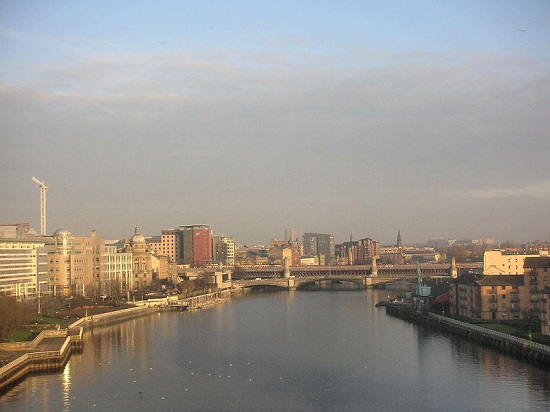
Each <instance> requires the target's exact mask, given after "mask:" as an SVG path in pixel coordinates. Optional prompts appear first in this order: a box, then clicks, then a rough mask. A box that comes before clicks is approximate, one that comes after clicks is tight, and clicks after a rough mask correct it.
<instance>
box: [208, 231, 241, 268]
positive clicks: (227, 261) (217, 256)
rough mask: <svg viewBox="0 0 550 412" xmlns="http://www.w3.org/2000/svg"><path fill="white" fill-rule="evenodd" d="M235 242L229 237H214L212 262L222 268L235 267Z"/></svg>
mask: <svg viewBox="0 0 550 412" xmlns="http://www.w3.org/2000/svg"><path fill="white" fill-rule="evenodd" d="M235 249H236V247H235V241H234V240H233V238H231V237H229V236H224V235H221V236H214V238H213V239H212V262H213V263H214V264H218V263H221V264H222V265H223V266H235Z"/></svg>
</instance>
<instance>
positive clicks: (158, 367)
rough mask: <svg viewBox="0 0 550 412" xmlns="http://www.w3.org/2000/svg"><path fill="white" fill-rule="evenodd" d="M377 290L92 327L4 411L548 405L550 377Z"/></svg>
mask: <svg viewBox="0 0 550 412" xmlns="http://www.w3.org/2000/svg"><path fill="white" fill-rule="evenodd" d="M379 293H381V292H378V291H372V290H367V291H331V292H327V291H322V292H304V291H296V292H278V293H267V294H247V295H245V296H242V297H234V298H232V299H230V300H229V301H228V302H227V303H224V304H220V305H217V306H214V307H210V308H207V309H203V310H198V311H189V312H165V313H158V314H154V315H151V316H146V317H142V318H138V319H133V320H130V321H126V322H123V323H120V324H116V325H113V326H108V327H102V328H96V329H94V330H93V331H92V332H89V333H87V334H86V335H85V343H84V345H85V346H84V351H83V353H82V354H75V355H73V356H72V357H71V359H70V361H69V362H68V364H67V366H66V367H65V369H64V370H63V371H62V372H59V373H53V374H44V375H34V376H30V377H28V378H27V379H25V380H24V381H23V382H21V383H20V384H18V385H17V386H15V387H14V388H13V389H11V390H10V391H9V392H7V393H6V394H4V395H3V396H2V397H1V398H0V410H10V411H32V410H36V411H55V412H58V411H78V412H85V411H152V410H163V411H547V410H548V406H549V405H550V371H549V370H545V369H543V368H541V367H537V366H536V365H532V364H529V363H524V362H522V361H519V360H516V359H514V358H511V357H509V356H507V355H504V354H501V353H498V352H495V351H492V350H490V349H487V348H484V347H480V346H478V345H477V344H475V343H473V342H470V341H468V340H465V339H463V338H460V337H456V336H450V335H447V334H443V333H441V332H437V331H433V330H428V329H425V328H423V327H421V326H418V325H414V324H410V323H407V322H405V321H402V320H400V319H396V318H392V317H390V316H387V315H386V314H385V310H384V308H375V307H374V303H375V302H376V301H377V300H379V297H380V298H381V297H382V295H378V294H379Z"/></svg>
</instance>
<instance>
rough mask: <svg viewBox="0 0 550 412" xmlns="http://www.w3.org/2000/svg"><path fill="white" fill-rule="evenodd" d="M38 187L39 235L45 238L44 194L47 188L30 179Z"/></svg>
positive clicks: (36, 180)
mask: <svg viewBox="0 0 550 412" xmlns="http://www.w3.org/2000/svg"><path fill="white" fill-rule="evenodd" d="M31 179H32V181H33V182H34V183H36V184H37V185H38V186H39V187H40V235H42V236H46V192H47V191H48V188H47V187H46V185H45V184H44V182H41V181H40V180H38V179H37V178H36V177H34V176H33V177H32V178H31Z"/></svg>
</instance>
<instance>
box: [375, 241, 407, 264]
mask: <svg viewBox="0 0 550 412" xmlns="http://www.w3.org/2000/svg"><path fill="white" fill-rule="evenodd" d="M379 263H381V264H383V265H403V264H405V255H404V253H403V248H402V247H395V246H390V247H381V248H380V260H379Z"/></svg>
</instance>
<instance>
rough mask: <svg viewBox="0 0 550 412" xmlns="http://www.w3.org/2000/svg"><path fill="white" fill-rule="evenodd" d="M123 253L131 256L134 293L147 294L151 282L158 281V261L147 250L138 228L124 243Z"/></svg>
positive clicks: (137, 227)
mask: <svg viewBox="0 0 550 412" xmlns="http://www.w3.org/2000/svg"><path fill="white" fill-rule="evenodd" d="M124 252H126V253H131V254H132V262H133V265H132V274H133V281H132V282H131V283H133V291H132V292H134V293H140V294H141V293H144V292H147V291H148V290H149V288H150V286H151V285H152V284H153V280H155V279H158V271H156V267H158V259H157V258H155V257H154V256H153V255H152V254H151V252H150V251H149V250H148V247H147V242H146V240H145V237H143V235H142V234H141V233H140V230H139V226H136V228H135V230H134V235H133V236H132V237H131V238H130V239H129V240H128V239H125V242H124Z"/></svg>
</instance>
